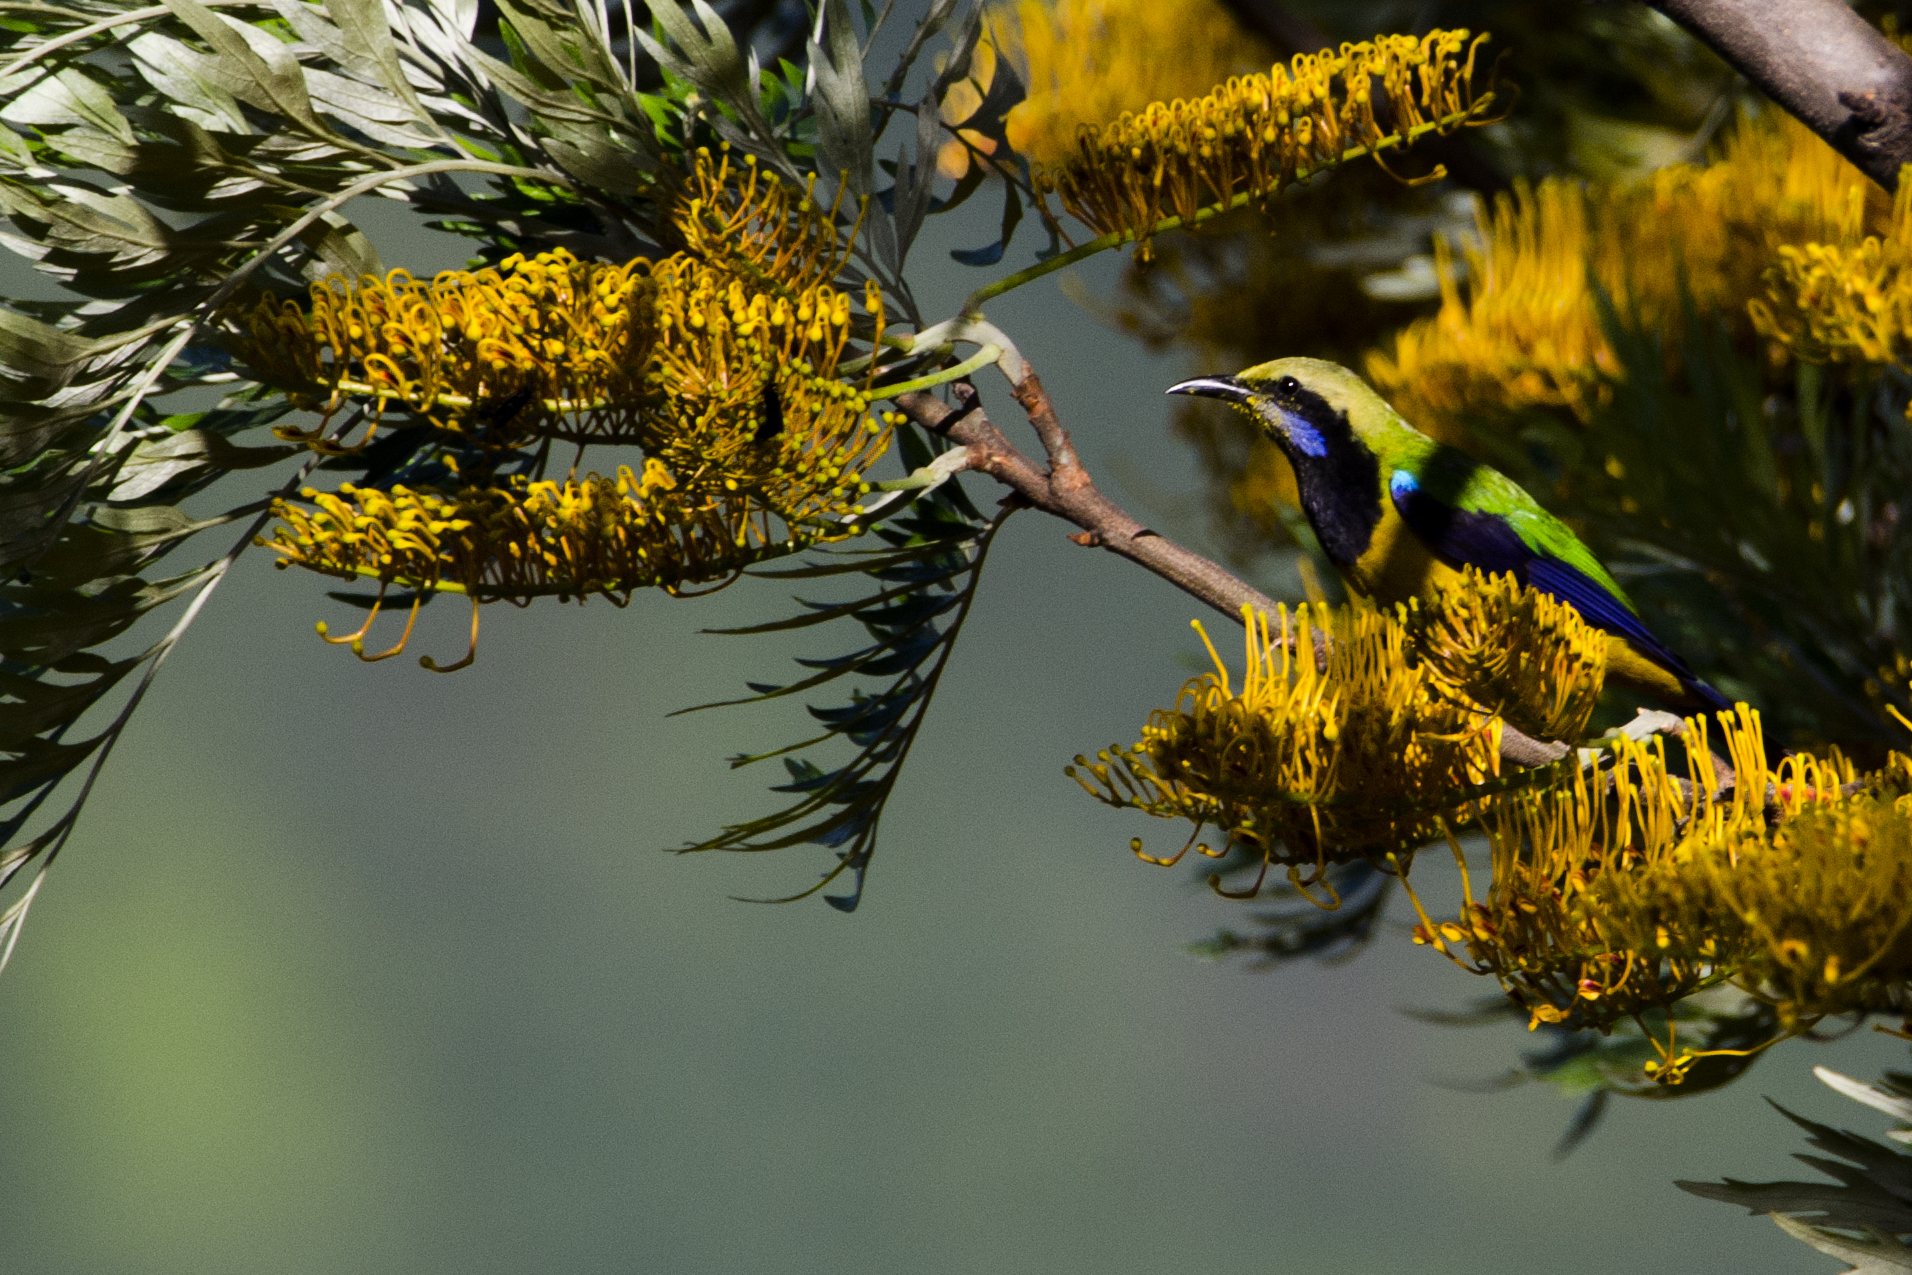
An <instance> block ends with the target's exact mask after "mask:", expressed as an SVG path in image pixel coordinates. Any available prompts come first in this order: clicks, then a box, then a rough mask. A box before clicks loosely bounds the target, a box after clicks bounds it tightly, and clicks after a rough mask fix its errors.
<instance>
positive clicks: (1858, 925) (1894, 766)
mask: <svg viewBox="0 0 1912 1275" xmlns="http://www.w3.org/2000/svg"><path fill="white" fill-rule="evenodd" d="M1718 728H1719V731H1720V734H1721V739H1720V741H1719V743H1718V744H1717V745H1715V746H1716V747H1720V748H1723V749H1724V750H1725V752H1726V753H1727V754H1728V755H1729V756H1730V759H1731V765H1732V766H1733V768H1734V771H1735V774H1734V775H1733V776H1732V782H1731V785H1730V790H1729V791H1728V793H1726V794H1725V795H1722V792H1721V782H1720V781H1721V778H1722V776H1721V775H1720V774H1719V773H1718V770H1717V768H1716V767H1715V765H1714V763H1713V760H1712V758H1711V756H1710V755H1709V753H1708V751H1707V748H1706V747H1705V745H1706V743H1707V736H1708V733H1709V732H1708V729H1707V726H1706V723H1705V722H1704V721H1703V720H1699V719H1694V720H1690V721H1689V722H1688V723H1687V725H1686V731H1687V735H1686V739H1687V741H1688V742H1689V747H1688V748H1687V750H1686V762H1685V766H1684V770H1685V773H1684V775H1683V776H1682V775H1679V774H1677V773H1676V767H1675V766H1674V764H1673V763H1672V762H1671V761H1670V760H1669V757H1668V751H1667V747H1666V741H1665V738H1664V737H1655V738H1654V739H1653V740H1652V741H1651V742H1650V743H1645V744H1642V743H1636V742H1634V741H1631V740H1625V739H1622V740H1616V741H1614V742H1613V743H1612V744H1611V745H1610V751H1611V754H1612V758H1613V761H1612V765H1611V766H1610V767H1608V768H1601V769H1595V768H1592V767H1586V768H1577V769H1575V770H1573V771H1571V772H1570V773H1569V774H1568V776H1567V777H1566V778H1565V779H1564V780H1563V781H1562V782H1560V783H1557V784H1554V785H1552V786H1549V787H1547V788H1545V789H1541V790H1537V791H1530V792H1519V793H1514V794H1509V795H1505V796H1500V797H1492V798H1489V799H1487V800H1485V801H1483V802H1481V803H1480V806H1479V808H1480V810H1481V824H1482V826H1483V828H1484V829H1485V831H1486V832H1487V834H1488V839H1489V842H1490V844H1491V846H1492V849H1493V882H1492V885H1491V887H1490V890H1489V894H1488V897H1487V898H1486V900H1485V901H1483V902H1476V901H1475V900H1474V899H1473V897H1472V894H1471V891H1470V893H1469V895H1468V898H1467V901H1466V902H1465V903H1464V904H1463V906H1462V909H1461V913H1460V915H1459V916H1458V917H1457V918H1456V919H1455V920H1454V921H1450V922H1445V923H1442V924H1435V923H1434V922H1432V921H1431V920H1429V919H1428V918H1427V916H1426V914H1425V913H1422V924H1421V925H1420V926H1419V927H1418V928H1417V929H1416V931H1415V939H1416V941H1417V942H1420V943H1425V944H1429V945H1431V946H1434V947H1436V948H1438V949H1439V950H1441V951H1442V952H1444V953H1446V954H1447V955H1448V956H1449V957H1450V958H1452V959H1454V960H1456V961H1457V962H1459V963H1461V964H1462V965H1464V966H1466V967H1467V968H1469V969H1471V970H1473V971H1474V972H1476V973H1482V974H1491V975H1493V976H1494V977H1496V978H1497V979H1498V980H1499V981H1500V983H1501V985H1502V986H1503V987H1505V988H1506V989H1507V991H1508V993H1509V994H1510V995H1511V996H1512V997H1513V998H1514V999H1515V1000H1516V1001H1517V1002H1519V1003H1520V1004H1521V1005H1523V1006H1524V1007H1525V1008H1526V1009H1527V1010H1528V1012H1529V1014H1530V1016H1531V1022H1532V1023H1534V1024H1539V1023H1543V1022H1548V1023H1563V1024H1566V1025H1568V1026H1572V1027H1593V1028H1602V1029H1604V1028H1606V1027H1608V1026H1610V1025H1612V1024H1613V1023H1615V1022H1618V1021H1620V1020H1621V1019H1625V1018H1635V1017H1637V1016H1638V1015H1640V1014H1641V1013H1642V1012H1644V1011H1646V1010H1650V1009H1664V1008H1666V1007H1669V1006H1671V1005H1672V1004H1674V1003H1675V1002H1677V1001H1679V1000H1682V999H1684V998H1685V997H1687V996H1690V995H1692V994H1693V993H1694V992H1696V991H1700V990H1703V989H1705V988H1707V987H1712V986H1717V985H1721V984H1731V985H1732V986H1734V987H1736V988H1737V989H1739V990H1740V991H1742V992H1744V993H1746V994H1747V995H1750V996H1751V997H1753V998H1754V999H1756V1000H1758V1001H1760V1002H1762V1003H1764V1004H1767V1005H1770V1006H1773V1007H1774V1010H1775V1011H1776V1013H1777V1019H1778V1023H1779V1026H1780V1029H1781V1031H1782V1033H1784V1034H1797V1033H1798V1032H1801V1031H1805V1030H1808V1029H1810V1028H1811V1027H1812V1025H1813V1024H1814V1023H1816V1022H1818V1021H1819V1020H1820V1019H1821V1018H1823V1017H1825V1016H1826V1015H1829V1014H1840V1013H1848V1012H1854V1011H1862V1012H1863V1011H1891V1012H1897V1013H1903V1012H1905V1010H1906V1008H1907V1006H1908V996H1907V985H1908V984H1907V981H1908V979H1912V796H1908V795H1904V794H1906V792H1907V790H1908V789H1912V762H1908V761H1907V759H1905V758H1902V757H1897V756H1895V757H1893V758H1892V759H1891V760H1890V762H1889V763H1888V765H1887V766H1886V768H1885V769H1884V770H1882V771H1881V772H1879V773H1877V774H1875V775H1873V776H1871V777H1870V778H1869V779H1867V780H1865V781H1858V780H1857V779H1856V778H1855V774H1854V771H1853V769H1852V766H1851V765H1850V763H1848V762H1846V761H1845V760H1844V759H1842V758H1840V757H1838V756H1836V755H1833V756H1830V757H1827V758H1815V757H1812V756H1810V755H1806V754H1795V755H1792V756H1789V757H1787V758H1785V759H1784V760H1783V761H1782V762H1780V763H1779V765H1778V766H1777V767H1772V766H1769V765H1768V764H1767V762H1766V753H1765V748H1764V741H1763V738H1762V735H1761V729H1760V723H1759V718H1758V714H1757V713H1755V712H1753V711H1752V710H1750V709H1748V708H1746V707H1744V706H1742V707H1741V708H1740V710H1739V712H1738V715H1737V717H1736V718H1734V717H1729V716H1727V715H1724V714H1722V715H1721V716H1720V719H1719V722H1718ZM1417 907H1418V904H1417ZM1676 1046H1677V1041H1675V1040H1669V1041H1667V1042H1665V1043H1664V1045H1663V1046H1662V1052H1663V1055H1664V1060H1665V1061H1664V1062H1663V1063H1662V1064H1660V1065H1658V1066H1656V1067H1655V1068H1653V1070H1655V1071H1657V1072H1658V1073H1659V1074H1660V1078H1661V1079H1662V1080H1665V1081H1667V1082H1669V1083H1675V1082H1677V1081H1678V1080H1679V1079H1680V1078H1681V1076H1682V1075H1684V1073H1685V1071H1686V1069H1687V1068H1688V1067H1690V1066H1691V1065H1692V1063H1693V1062H1694V1061H1695V1060H1697V1059H1698V1058H1700V1057H1702V1056H1705V1055H1704V1053H1703V1052H1694V1051H1691V1050H1687V1051H1684V1052H1681V1051H1677V1048H1676Z"/></svg>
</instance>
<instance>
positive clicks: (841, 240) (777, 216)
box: [672, 143, 856, 297]
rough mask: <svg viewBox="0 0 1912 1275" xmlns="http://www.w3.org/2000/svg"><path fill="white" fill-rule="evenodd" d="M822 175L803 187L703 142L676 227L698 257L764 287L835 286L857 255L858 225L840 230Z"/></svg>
mask: <svg viewBox="0 0 1912 1275" xmlns="http://www.w3.org/2000/svg"><path fill="white" fill-rule="evenodd" d="M816 184H817V179H816V175H815V174H812V175H811V177H810V181H809V184H808V185H807V186H806V187H805V188H804V189H803V190H801V191H799V190H797V189H796V187H794V186H791V185H789V184H788V183H786V182H785V181H784V180H783V179H782V178H780V177H778V176H777V175H776V174H775V173H772V172H769V171H767V170H766V169H763V168H761V167H759V166H758V164H757V157H756V156H755V155H746V156H744V160H743V163H742V164H741V165H733V164H732V163H731V155H730V146H729V144H728V143H726V144H724V145H723V146H720V147H719V148H718V149H717V151H716V152H714V153H713V152H712V151H711V150H710V149H709V148H708V147H700V148H699V149H698V151H697V155H696V159H695V162H694V163H693V165H692V168H691V172H690V177H689V182H688V184H687V186H686V188H685V190H684V192H683V195H682V197H681V198H680V199H679V200H678V204H677V208H676V210H675V211H674V213H673V216H672V224H673V226H674V227H675V228H676V230H677V233H678V234H679V235H680V236H681V237H682V239H683V241H684V246H685V247H686V248H687V249H688V250H689V252H690V255H691V256H692V257H695V258H697V259H699V260H701V261H706V262H710V263H712V264H714V265H719V266H722V267H725V268H727V269H728V270H729V271H730V272H731V273H734V274H737V275H739V276H740V277H742V278H743V279H746V280H748V281H750V282H752V283H755V284H757V285H758V286H764V285H770V287H771V289H772V290H774V291H779V292H781V293H782V294H783V295H784V296H786V297H795V296H796V295H798V294H800V293H804V292H807V291H809V290H810V289H812V288H815V287H817V286H818V285H819V284H824V283H828V282H830V281H831V280H833V279H835V278H836V277H837V275H838V273H839V272H841V271H842V269H843V265H844V263H845V262H846V261H847V260H848V259H849V254H850V244H851V243H852V242H853V241H854V240H855V238H856V226H854V225H852V226H851V227H850V229H849V233H848V234H847V235H846V234H840V233H839V232H838V229H837V216H838V214H839V213H840V212H841V210H842V201H843V194H844V188H843V187H841V186H839V187H838V188H837V203H836V204H834V205H832V206H831V207H830V208H828V209H824V208H822V207H820V206H819V205H818V204H817V202H816V198H815V195H816Z"/></svg>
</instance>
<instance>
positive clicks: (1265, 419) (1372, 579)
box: [1168, 358, 1732, 712]
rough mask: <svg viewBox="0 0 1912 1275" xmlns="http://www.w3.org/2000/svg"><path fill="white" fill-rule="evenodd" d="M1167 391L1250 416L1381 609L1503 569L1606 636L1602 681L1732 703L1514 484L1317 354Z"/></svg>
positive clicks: (1317, 523) (1699, 706) (1325, 542)
mask: <svg viewBox="0 0 1912 1275" xmlns="http://www.w3.org/2000/svg"><path fill="white" fill-rule="evenodd" d="M1168 392H1169V393H1170V394H1195V395H1200V396H1202V397H1205V398H1218V399H1221V400H1223V401H1224V402H1227V403H1231V404H1233V405H1234V406H1235V407H1236V408H1238V409H1239V410H1241V411H1243V412H1246V413H1247V414H1248V415H1249V416H1251V417H1252V418H1253V419H1254V420H1255V423H1256V424H1257V425H1258V426H1259V427H1260V429H1261V430H1262V432H1263V433H1265V434H1267V435H1268V437H1269V438H1270V439H1272V440H1273V441H1274V443H1275V445H1276V446H1277V447H1279V448H1281V451H1282V454H1283V455H1285V456H1286V457H1287V458H1288V461H1289V463H1290V464H1292V465H1293V466H1294V471H1295V480H1296V485H1297V486H1298V487H1299V489H1300V493H1301V508H1302V512H1304V513H1305V514H1307V516H1308V523H1309V525H1310V526H1312V527H1313V528H1314V531H1315V535H1316V536H1317V537H1318V538H1319V539H1320V541H1321V547H1322V549H1323V551H1325V552H1326V553H1327V555H1328V559H1329V561H1331V562H1333V563H1334V565H1335V569H1336V570H1337V571H1339V572H1340V573H1341V576H1342V578H1343V579H1344V580H1346V581H1347V582H1348V584H1349V585H1350V586H1351V587H1352V588H1354V589H1355V590H1357V591H1358V592H1361V593H1364V594H1366V595H1368V596H1369V597H1371V598H1373V599H1374V600H1375V601H1377V602H1379V603H1381V604H1383V605H1393V604H1396V603H1401V602H1406V601H1407V600H1408V599H1409V598H1415V597H1418V598H1421V599H1423V600H1426V601H1432V600H1433V599H1434V597H1435V596H1436V593H1437V591H1438V589H1439V588H1440V587H1441V586H1443V585H1444V584H1447V583H1449V582H1451V581H1453V580H1456V579H1457V578H1458V577H1459V575H1460V572H1461V569H1462V568H1464V567H1470V566H1471V567H1475V568H1477V569H1478V570H1481V571H1483V572H1487V573H1490V574H1502V573H1506V572H1512V573H1513V575H1514V576H1515V578H1517V579H1518V580H1519V581H1520V582H1521V583H1522V584H1525V585H1530V586H1532V587H1533V588H1535V589H1538V590H1540V591H1541V592H1543V593H1547V594H1551V595H1552V596H1553V597H1555V598H1557V599H1558V600H1560V601H1562V602H1565V603H1567V604H1569V605H1571V606H1572V607H1573V608H1574V610H1576V611H1578V612H1579V613H1580V616H1581V618H1582V619H1584V620H1586V621H1587V622H1588V623H1589V624H1592V625H1594V626H1595V627H1597V628H1599V629H1601V630H1603V631H1604V632H1605V633H1606V635H1607V680H1608V681H1609V682H1614V683H1618V684H1620V685H1623V686H1628V687H1632V688H1633V689H1636V690H1642V691H1645V692H1647V693H1648V694H1651V695H1653V696H1655V697H1657V698H1659V699H1660V700H1662V701H1664V702H1665V703H1666V704H1667V705H1668V706H1670V707H1673V708H1677V709H1681V710H1683V711H1688V712H1691V711H1696V710H1707V709H1712V710H1719V709H1727V708H1731V707H1732V706H1731V705H1730V704H1728V703H1727V701H1726V699H1725V697H1724V696H1722V695H1721V694H1720V693H1719V692H1718V691H1716V690H1714V689H1713V688H1712V687H1710V686H1708V685H1707V684H1706V683H1705V682H1703V681H1701V680H1700V679H1699V678H1698V677H1697V676H1695V675H1694V673H1693V670H1692V669H1691V668H1689V667H1687V665H1686V662H1685V661H1684V660H1682V659H1681V658H1680V657H1679V656H1678V655H1676V654H1674V652H1673V651H1672V650H1671V649H1670V648H1668V647H1667V645H1666V644H1665V643H1664V642H1662V641H1660V640H1659V639H1658V638H1657V637H1655V636H1653V633H1652V632H1651V631H1650V630H1649V629H1648V628H1647V627H1646V624H1645V623H1644V622H1643V621H1642V620H1641V619H1640V613H1639V612H1638V611H1637V610H1635V609H1634V606H1633V603H1632V602H1630V601H1629V600H1628V599H1627V595H1626V594H1625V592H1623V591H1622V590H1621V588H1620V586H1619V585H1618V584H1616V583H1615V582H1614V579H1613V576H1612V575H1611V574H1609V573H1608V571H1607V569H1606V568H1605V567H1603V566H1601V565H1600V561H1599V559H1597V558H1595V557H1594V556H1593V554H1592V553H1591V552H1589V551H1588V549H1587V547H1586V546H1585V545H1583V544H1581V543H1580V538H1579V537H1578V536H1576V535H1574V534H1573V532H1572V531H1570V530H1568V529H1567V527H1566V525H1565V524H1564V523H1562V522H1561V521H1560V520H1559V519H1558V518H1556V517H1554V516H1553V515H1552V514H1550V513H1548V512H1547V511H1546V510H1544V509H1542V508H1541V507H1540V506H1539V505H1538V504H1537V503H1535V501H1534V498H1533V497H1532V496H1529V495H1528V494H1527V493H1526V492H1525V491H1524V490H1522V489H1521V487H1520V485H1519V484H1517V483H1515V482H1514V481H1513V479H1511V478H1509V477H1507V476H1506V475H1505V474H1503V473H1501V472H1499V471H1498V470H1495V469H1491V468H1489V467H1488V466H1486V465H1483V464H1481V463H1480V462H1479V461H1477V460H1474V459H1473V458H1472V457H1470V456H1468V455H1466V454H1465V453H1463V452H1460V451H1457V450H1455V449H1454V448H1452V447H1449V446H1447V445H1445V444H1443V443H1437V442H1435V441H1434V440H1433V439H1431V438H1429V437H1428V436H1427V435H1425V434H1423V433H1421V431H1420V430H1418V429H1415V428H1414V427H1413V426H1412V425H1410V424H1408V423H1407V421H1405V420H1403V419H1402V417H1401V415H1400V413H1398V412H1396V411H1395V410H1394V409H1393V408H1392V407H1389V406H1388V405H1387V403H1386V402H1385V401H1383V400H1382V398H1381V396H1380V395H1379V394H1376V393H1375V392H1374V390H1373V389H1372V388H1370V387H1369V385H1368V383H1367V382H1366V381H1364V380H1362V379H1361V378H1360V377H1359V376H1356V375H1355V374H1354V373H1353V372H1350V371H1349V370H1348V369H1347V368H1345V367H1342V366H1340V365H1339V364H1335V363H1325V362H1323V361H1321V360H1320V359H1300V358H1295V359H1276V360H1275V361H1274V362H1272V363H1262V364H1258V365H1257V366H1255V367H1251V368H1249V369H1247V370H1246V371H1244V372H1241V373H1239V374H1237V375H1235V376H1198V377H1196V378H1195V379H1194V380H1190V381H1183V382H1182V383H1181V384H1179V385H1175V386H1172V387H1170V389H1169V391H1168Z"/></svg>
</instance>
